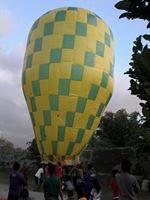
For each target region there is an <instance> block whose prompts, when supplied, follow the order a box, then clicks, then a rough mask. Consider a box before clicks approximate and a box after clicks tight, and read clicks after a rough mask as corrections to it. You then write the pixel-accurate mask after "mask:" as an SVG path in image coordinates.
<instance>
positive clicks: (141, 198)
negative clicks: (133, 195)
mask: <svg viewBox="0 0 150 200" xmlns="http://www.w3.org/2000/svg"><path fill="white" fill-rule="evenodd" d="M8 177H9V175H8V172H7V173H6V172H5V171H2V170H0V196H4V197H7V195H8V188H9V184H8V182H9V178H8ZM29 189H30V191H29V194H30V199H31V200H44V196H43V193H42V192H35V185H34V182H33V179H32V178H31V177H30V179H29ZM65 199H66V198H64V200H65ZM110 199H111V191H110V189H108V188H107V187H104V186H102V200H110ZM138 200H150V193H149V192H140V194H139V195H138Z"/></svg>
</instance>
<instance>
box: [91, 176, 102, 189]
mask: <svg viewBox="0 0 150 200" xmlns="http://www.w3.org/2000/svg"><path fill="white" fill-rule="evenodd" d="M92 183H93V188H94V189H96V191H97V193H98V192H100V190H101V186H100V184H99V182H98V180H97V179H96V178H94V179H93V181H92Z"/></svg>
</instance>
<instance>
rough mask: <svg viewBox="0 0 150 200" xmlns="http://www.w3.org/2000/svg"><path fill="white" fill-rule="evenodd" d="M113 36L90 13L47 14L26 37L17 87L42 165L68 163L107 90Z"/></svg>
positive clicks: (84, 138)
mask: <svg viewBox="0 0 150 200" xmlns="http://www.w3.org/2000/svg"><path fill="white" fill-rule="evenodd" d="M113 68H114V50H113V35H112V32H111V30H110V28H109V27H108V26H107V25H106V24H105V22H104V21H103V20H102V19H101V18H100V17H99V16H97V15H96V14H94V13H93V12H90V11H88V10H85V9H81V8H75V7H67V8H60V9H55V10H52V11H49V12H47V13H45V14H44V15H42V16H41V17H40V18H39V19H37V20H36V21H35V23H34V24H33V26H32V28H31V31H30V33H29V36H28V41H27V47H26V53H25V57H24V67H23V74H22V87H23V92H24V96H25V99H26V102H27V106H28V110H29V113H30V116H31V120H32V124H33V129H34V133H35V138H36V141H37V145H38V148H39V151H40V154H41V158H42V160H45V161H46V160H48V159H51V158H52V157H53V158H55V159H56V158H57V159H60V158H62V159H65V158H67V157H68V158H69V157H71V158H74V157H75V156H77V155H79V154H80V152H82V150H83V149H84V148H85V147H86V145H87V144H88V142H89V141H90V139H91V137H92V135H93V132H94V130H95V129H96V128H97V126H98V124H99V122H100V118H101V116H102V113H103V112H104V109H105V108H106V106H107V104H108V102H109V100H110V98H111V96H112V90H113Z"/></svg>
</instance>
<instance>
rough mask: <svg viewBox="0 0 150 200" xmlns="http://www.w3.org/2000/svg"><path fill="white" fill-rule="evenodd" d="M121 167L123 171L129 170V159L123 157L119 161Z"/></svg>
mask: <svg viewBox="0 0 150 200" xmlns="http://www.w3.org/2000/svg"><path fill="white" fill-rule="evenodd" d="M121 169H122V171H123V172H130V169H131V162H130V161H129V160H126V159H123V160H122V162H121Z"/></svg>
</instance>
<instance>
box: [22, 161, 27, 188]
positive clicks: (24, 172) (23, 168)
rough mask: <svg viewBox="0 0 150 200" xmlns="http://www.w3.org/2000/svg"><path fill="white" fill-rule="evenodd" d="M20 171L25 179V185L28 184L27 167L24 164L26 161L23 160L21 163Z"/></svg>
mask: <svg viewBox="0 0 150 200" xmlns="http://www.w3.org/2000/svg"><path fill="white" fill-rule="evenodd" d="M20 172H21V173H22V174H23V175H24V177H25V181H26V183H25V186H27V185H28V167H27V165H26V162H24V163H23V165H22V166H21V168H20Z"/></svg>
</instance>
